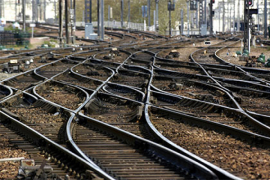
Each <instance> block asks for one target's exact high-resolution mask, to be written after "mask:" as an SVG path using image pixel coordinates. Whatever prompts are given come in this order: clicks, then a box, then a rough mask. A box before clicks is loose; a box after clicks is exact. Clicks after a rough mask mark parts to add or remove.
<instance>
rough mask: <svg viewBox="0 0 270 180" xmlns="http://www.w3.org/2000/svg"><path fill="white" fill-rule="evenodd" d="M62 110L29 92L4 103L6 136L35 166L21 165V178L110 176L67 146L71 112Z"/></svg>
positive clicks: (2, 113)
mask: <svg viewBox="0 0 270 180" xmlns="http://www.w3.org/2000/svg"><path fill="white" fill-rule="evenodd" d="M58 110H59V109H57V108H56V107H53V106H52V105H50V104H48V103H46V102H44V101H42V100H37V99H36V98H35V97H34V96H32V95H30V94H26V93H24V94H19V95H16V96H14V97H11V98H9V99H7V100H5V101H4V102H2V103H1V111H0V116H1V122H0V129H1V133H2V136H3V137H4V138H6V139H8V140H9V143H10V144H11V145H12V146H13V148H14V149H20V150H22V151H23V152H25V153H24V158H31V159H32V160H28V161H27V162H26V163H25V164H30V166H31V167H29V165H28V166H25V165H24V166H23V167H21V168H22V169H21V170H20V172H21V173H19V174H18V178H31V179H39V178H49V179H63V178H70V179H78V178H90V177H92V178H94V177H105V178H108V177H109V176H107V175H106V173H104V172H102V171H100V170H99V169H96V168H95V167H94V166H93V165H91V164H89V163H88V162H86V161H84V160H83V159H82V158H80V157H78V156H76V155H75V154H73V153H72V152H71V151H68V150H67V149H66V148H65V147H66V144H65V135H64V133H63V131H65V128H64V126H63V125H64V124H65V122H67V119H66V118H67V117H68V116H71V114H69V113H68V112H66V114H65V113H63V114H62V113H59V111H58ZM58 143H59V144H58ZM60 144H61V145H60ZM60 154H62V155H60ZM71 162H73V163H71ZM74 163H76V165H75V164H74ZM44 165H45V166H44ZM93 171H95V172H96V173H95V172H93ZM24 172H25V173H24ZM29 172H31V173H29ZM102 174H103V175H102ZM11 178H12V179H13V178H15V177H14V176H13V177H11Z"/></svg>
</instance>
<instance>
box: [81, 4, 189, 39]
mask: <svg viewBox="0 0 270 180" xmlns="http://www.w3.org/2000/svg"><path fill="white" fill-rule="evenodd" d="M167 2H168V0H159V33H160V34H165V32H166V30H167V29H168V26H169V12H168V10H167ZM76 4H77V8H76V18H77V21H82V17H83V12H84V0H78V1H76ZM143 5H147V0H130V21H131V22H134V23H143V18H142V10H141V6H143ZM108 6H110V7H112V8H113V18H112V20H116V21H121V0H104V19H105V21H107V20H108ZM186 7H187V4H186V0H176V6H175V11H172V27H174V25H175V22H176V21H180V19H181V17H180V16H181V12H180V10H181V9H184V14H186ZM155 9H156V3H155V0H151V25H153V24H154V21H153V18H154V16H153V12H154V10H155ZM123 18H124V21H127V20H128V0H124V16H123ZM185 20H186V16H185V17H184V21H185ZM92 21H97V1H96V0H92ZM146 23H147V24H148V18H146Z"/></svg>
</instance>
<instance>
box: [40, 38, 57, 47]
mask: <svg viewBox="0 0 270 180" xmlns="http://www.w3.org/2000/svg"><path fill="white" fill-rule="evenodd" d="M56 43H57V40H55V39H50V41H44V43H43V44H47V45H48V46H49V47H51V48H55V45H56Z"/></svg>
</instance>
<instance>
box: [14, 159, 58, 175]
mask: <svg viewBox="0 0 270 180" xmlns="http://www.w3.org/2000/svg"><path fill="white" fill-rule="evenodd" d="M52 172H53V168H52V167H51V166H50V165H47V164H46V160H45V161H43V163H42V165H35V160H34V159H23V160H21V166H20V167H19V172H18V176H17V178H18V179H33V178H34V177H36V176H40V177H43V178H42V179H47V177H51V176H53V174H52Z"/></svg>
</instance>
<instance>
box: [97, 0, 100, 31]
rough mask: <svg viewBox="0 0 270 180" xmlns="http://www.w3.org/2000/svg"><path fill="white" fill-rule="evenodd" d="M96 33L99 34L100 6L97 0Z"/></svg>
mask: <svg viewBox="0 0 270 180" xmlns="http://www.w3.org/2000/svg"><path fill="white" fill-rule="evenodd" d="M97 33H98V36H100V7H99V0H97Z"/></svg>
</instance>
